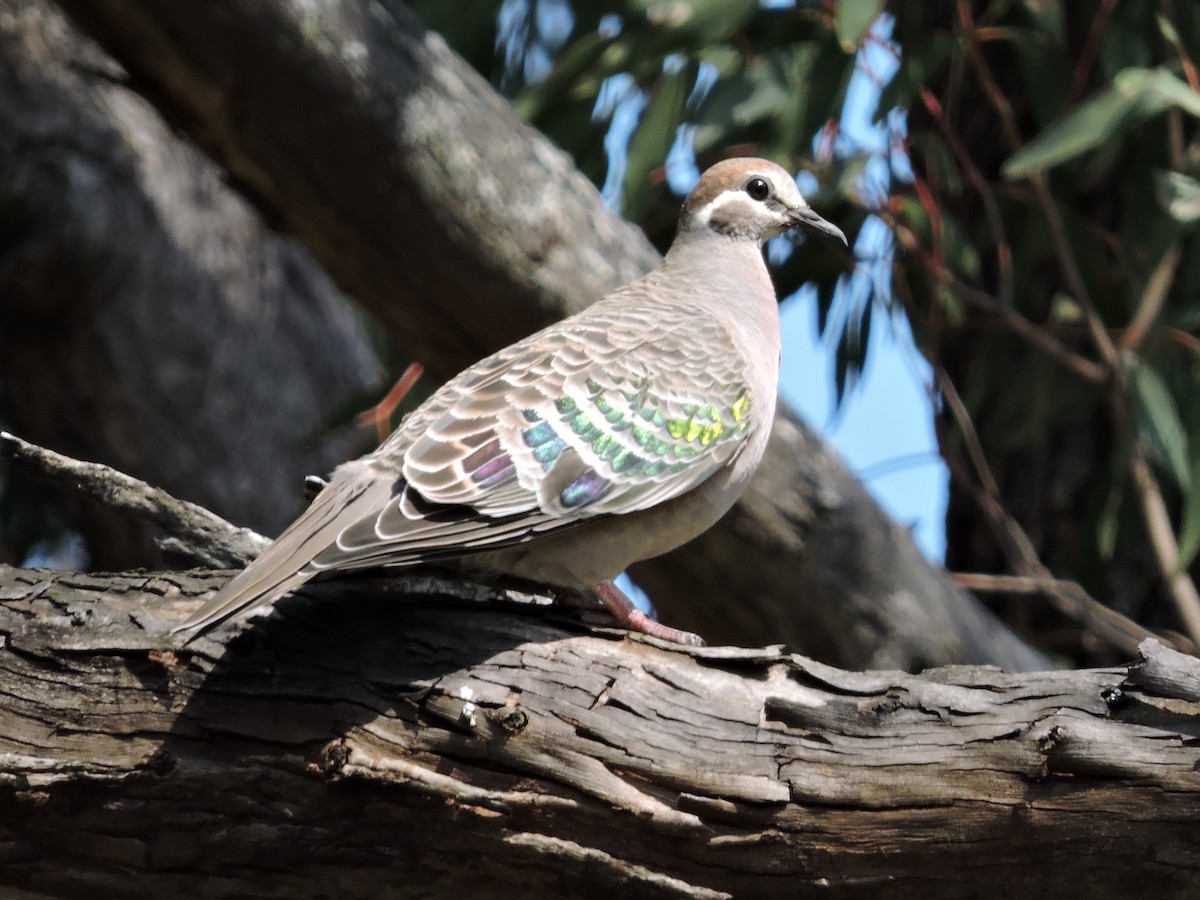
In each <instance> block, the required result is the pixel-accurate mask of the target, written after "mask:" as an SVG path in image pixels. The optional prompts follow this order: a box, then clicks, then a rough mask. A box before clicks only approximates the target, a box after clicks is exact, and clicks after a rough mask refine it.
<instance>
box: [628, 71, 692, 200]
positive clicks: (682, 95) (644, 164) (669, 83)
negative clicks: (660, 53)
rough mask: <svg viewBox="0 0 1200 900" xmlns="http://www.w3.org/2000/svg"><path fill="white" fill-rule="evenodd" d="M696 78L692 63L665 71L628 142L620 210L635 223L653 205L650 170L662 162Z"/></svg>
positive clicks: (673, 140) (673, 138)
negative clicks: (671, 70)
mask: <svg viewBox="0 0 1200 900" xmlns="http://www.w3.org/2000/svg"><path fill="white" fill-rule="evenodd" d="M695 80H696V67H695V66H694V65H685V66H683V67H681V68H680V69H678V70H677V71H675V72H672V73H671V74H664V75H663V76H662V77H661V78H660V79H659V80H658V84H657V85H655V88H654V94H653V96H652V97H651V99H650V103H649V105H647V107H646V109H645V110H644V111H643V112H642V118H641V121H639V122H638V126H637V130H636V131H634V133H633V137H632V138H631V139H630V141H629V151H628V155H627V163H626V169H625V184H624V196H623V203H622V207H621V212H622V214H623V215H624V216H625V217H626V218H628V219H631V220H633V221H634V222H637V221H640V220H641V219H644V218H645V217H646V215H647V214H648V212H649V210H650V208H651V206H652V197H653V196H654V193H655V191H654V187H655V186H654V185H653V184H652V183H651V181H650V173H651V172H652V171H654V170H655V169H657V168H659V167H660V166H661V165H662V164H663V160H664V159H666V158H667V152H668V151H669V150H670V149H671V145H672V144H673V143H674V142H675V132H676V131H677V130H678V128H679V124H680V122H682V121H683V111H684V104H685V103H686V102H687V97H688V92H689V91H690V90H691V86H692V84H693V83H694V82H695Z"/></svg>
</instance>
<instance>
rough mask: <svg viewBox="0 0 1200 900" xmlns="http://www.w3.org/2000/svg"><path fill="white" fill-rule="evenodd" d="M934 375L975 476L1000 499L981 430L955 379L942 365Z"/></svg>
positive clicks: (935, 370) (989, 492)
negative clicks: (973, 418) (965, 445)
mask: <svg viewBox="0 0 1200 900" xmlns="http://www.w3.org/2000/svg"><path fill="white" fill-rule="evenodd" d="M933 377H934V378H935V379H936V380H937V383H938V387H940V388H941V389H942V397H943V398H944V399H945V401H946V405H947V406H948V407H949V408H950V412H951V414H952V415H953V416H954V421H955V422H956V423H957V424H958V430H959V431H960V432H961V433H962V436H963V440H964V441H965V442H966V444H967V455H968V456H970V457H971V465H972V466H974V467H975V477H976V478H978V479H979V483H980V484H981V485H982V486H983V489H984V490H985V491H987V493H988V496H990V497H994V498H995V499H996V500H997V501H999V499H1000V485H999V484H997V483H996V477H995V476H994V475H993V474H992V468H991V466H989V465H988V461H987V454H985V453H984V452H983V442H982V441H980V440H979V432H978V431H976V430H975V423H974V422H972V421H971V414H970V413H968V412H967V406H966V404H965V403H963V401H962V397H960V396H959V393H958V388H956V387H955V386H954V382H953V380H951V378H950V376H949V374H948V373H947V372H946V370H945V369H944V368H942V366H940V365H938V366H934V367H933Z"/></svg>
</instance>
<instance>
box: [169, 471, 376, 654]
mask: <svg viewBox="0 0 1200 900" xmlns="http://www.w3.org/2000/svg"><path fill="white" fill-rule="evenodd" d="M394 481H395V479H394V476H393V477H390V478H389V477H384V476H382V475H381V474H379V473H373V472H364V471H363V470H362V468H360V466H359V465H356V464H353V463H352V464H350V465H347V466H343V467H342V468H341V469H339V470H338V472H336V473H335V474H334V477H333V478H332V479H331V480H330V482H329V485H328V486H327V487H326V488H325V489H324V490H323V491H321V493H320V494H318V495H317V498H316V499H315V500H313V502H312V504H311V505H310V506H309V507H308V509H307V510H306V511H305V512H304V513H303V514H302V515H301V516H300V518H298V519H297V520H296V521H295V522H293V523H292V524H291V525H290V526H288V528H287V530H285V531H284V532H283V534H281V535H280V536H279V538H278V539H277V540H276V541H275V542H274V543H273V544H271V546H269V547H268V548H267V549H266V550H264V551H263V553H262V555H260V556H259V557H258V558H257V559H255V560H254V561H253V562H251V563H250V565H248V566H247V567H246V568H245V569H243V570H242V571H241V572H240V573H239V574H237V575H236V576H234V578H233V579H232V580H231V581H229V582H228V583H227V584H226V585H225V586H224V587H223V588H221V590H219V591H217V593H216V594H214V595H213V597H212V599H210V600H209V601H208V602H207V603H205V604H204V606H202V607H201V608H200V609H198V610H197V611H196V612H194V613H193V614H192V615H191V616H189V617H188V618H187V619H185V620H184V621H183V622H182V623H181V624H180V625H178V626H176V627H175V628H173V629H172V634H176V633H178V632H181V631H194V633H193V634H192V636H191V637H189V638H188V640H189V641H190V640H192V639H194V638H196V637H198V636H199V635H200V634H201V633H203V632H204V631H205V630H207V629H209V628H211V627H212V626H214V625H216V624H218V623H220V622H223V621H225V620H226V619H228V618H231V617H232V616H236V615H237V614H238V613H240V612H244V611H246V610H249V609H251V608H253V607H257V606H261V605H263V604H266V603H270V602H272V601H274V600H277V599H279V598H280V597H282V596H283V595H284V594H287V593H289V592H291V591H294V590H295V589H296V588H298V587H300V586H301V585H303V584H304V583H305V582H306V581H308V580H309V579H311V578H312V577H313V575H315V574H316V572H317V570H316V569H312V568H309V567H308V564H309V563H310V562H312V559H313V557H314V556H316V555H317V554H318V553H320V552H321V551H322V550H324V549H325V548H326V547H328V546H329V545H330V544H331V543H333V542H334V541H336V540H337V536H338V534H339V533H340V532H341V531H342V530H343V529H345V528H346V527H348V526H349V525H351V524H353V523H354V522H356V521H358V520H359V519H360V518H361V517H363V516H364V515H375V514H376V513H377V512H378V510H379V509H380V508H381V507H382V506H383V505H385V504H386V503H387V500H388V497H389V496H390V495H391V493H392V485H393V483H394Z"/></svg>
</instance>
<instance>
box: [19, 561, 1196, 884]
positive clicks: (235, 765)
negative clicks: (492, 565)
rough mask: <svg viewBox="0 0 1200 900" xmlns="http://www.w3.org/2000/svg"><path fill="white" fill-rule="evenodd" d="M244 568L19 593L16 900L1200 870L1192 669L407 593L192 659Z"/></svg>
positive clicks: (352, 591)
mask: <svg viewBox="0 0 1200 900" xmlns="http://www.w3.org/2000/svg"><path fill="white" fill-rule="evenodd" d="M227 577H228V575H227V574H225V573H211V572H182V573H181V572H171V573H158V574H123V575H111V576H95V575H79V574H61V573H53V574H52V573H47V572H37V571H28V570H17V569H0V635H3V639H4V640H3V649H2V650H0V668H2V669H3V674H2V675H0V681H2V683H3V684H4V686H5V687H4V691H3V692H0V722H2V723H3V724H2V725H0V754H2V755H0V760H2V775H0V777H2V778H3V783H4V789H3V794H2V798H3V799H2V800H0V808H2V810H3V812H2V814H0V821H2V822H3V823H4V824H3V825H2V826H0V834H2V835H3V839H2V842H0V860H2V861H3V865H2V866H0V883H2V884H3V885H4V886H5V887H6V888H8V889H16V888H20V889H23V890H26V891H30V892H32V893H34V894H37V895H52V896H60V897H94V896H98V895H104V896H112V897H140V896H172V895H174V896H190V897H208V896H212V897H216V896H230V895H253V896H256V897H318V896H328V895H333V894H336V895H339V896H351V897H353V896H372V897H393V896H394V897H408V896H428V895H437V896H444V895H451V894H453V895H458V896H465V897H476V896H478V897H483V896H489V897H490V896H542V895H571V896H587V897H592V896H595V897H601V896H612V895H613V894H614V892H618V895H626V896H632V895H636V896H647V897H716V896H726V895H734V896H738V897H754V896H796V897H806V896H822V897H831V896H832V897H877V896H880V895H881V894H882V893H883V892H884V891H886V892H887V894H888V896H890V897H923V898H926V897H973V896H979V893H978V892H979V885H980V879H987V882H986V883H987V884H989V885H993V886H996V887H997V890H999V885H1004V889H1005V891H1006V892H1008V893H1012V892H1017V893H1018V894H1028V893H1030V892H1031V891H1032V890H1033V889H1034V888H1037V889H1039V890H1041V891H1049V892H1051V893H1053V895H1054V896H1056V897H1085V896H1087V897H1092V896H1096V895H1097V892H1099V893H1100V894H1102V895H1106V896H1118V895H1130V894H1133V893H1134V892H1136V891H1139V890H1141V889H1143V888H1144V886H1145V885H1146V884H1154V885H1155V893H1156V896H1172V895H1176V896H1186V895H1188V893H1189V892H1190V891H1191V889H1192V886H1193V885H1194V882H1195V879H1196V877H1197V875H1198V874H1200V829H1198V828H1197V826H1198V825H1200V773H1198V772H1197V767H1198V764H1200V749H1198V748H1197V746H1196V740H1197V737H1198V736H1200V734H1198V731H1200V717H1198V715H1197V714H1198V712H1200V661H1197V660H1196V659H1194V658H1192V657H1188V656H1184V655H1182V654H1179V653H1177V652H1175V651H1172V650H1168V649H1166V648H1164V647H1163V646H1162V645H1160V644H1157V643H1155V642H1153V641H1147V642H1146V643H1145V644H1144V645H1143V648H1142V654H1141V659H1140V660H1139V661H1138V662H1137V663H1135V664H1134V665H1132V666H1129V667H1122V668H1113V669H1098V670H1087V671H1074V672H1049V673H1040V674H1022V675H1010V674H1005V673H1003V672H1000V671H998V670H995V669H992V668H972V667H952V668H945V669H936V670H931V671H929V672H926V673H924V674H922V675H920V676H912V675H906V674H902V673H898V672H874V673H863V674H855V673H850V672H844V671H841V670H838V669H834V668H831V667H828V666H825V665H822V664H818V663H815V662H812V661H811V660H807V659H804V658H802V657H798V656H791V655H785V654H783V653H781V652H780V651H778V650H773V649H765V650H739V649H734V648H709V649H701V650H697V651H692V652H683V651H680V650H679V649H678V648H666V647H664V646H658V645H655V644H654V643H653V642H649V641H645V640H634V639H630V638H628V637H626V636H624V635H621V634H620V633H616V632H599V633H597V632H594V631H593V632H585V631H583V630H582V626H578V625H571V624H570V623H564V622H563V621H561V620H558V619H556V618H554V617H553V616H554V614H553V610H551V611H550V612H547V610H546V609H544V608H542V607H534V608H530V607H529V604H528V603H526V604H525V606H526V609H524V610H515V611H514V610H512V609H505V608H502V607H498V606H497V605H496V603H497V600H498V598H499V597H501V595H498V594H497V593H496V592H494V591H487V590H483V589H480V590H478V591H476V592H475V594H474V596H476V597H477V598H478V599H477V600H475V601H470V600H466V599H464V598H466V597H470V596H472V594H471V592H470V590H468V589H465V588H464V587H463V586H462V585H461V584H455V583H446V584H445V585H444V589H443V588H442V587H439V584H440V583H439V582H437V581H436V580H431V579H428V578H415V579H408V580H407V581H403V582H397V583H398V584H399V585H400V588H399V589H397V590H394V591H393V592H391V593H390V594H389V595H387V596H381V595H380V591H379V588H378V582H369V583H363V584H360V585H356V584H354V583H347V582H338V583H333V582H331V583H327V584H325V585H320V586H315V587H313V588H312V589H310V590H307V591H306V592H304V593H303V594H301V595H298V596H296V597H294V598H289V599H286V600H284V601H281V602H280V603H279V604H277V605H276V608H275V611H274V612H273V613H272V614H271V615H270V616H269V617H265V618H260V619H258V620H255V621H252V622H251V623H244V622H243V623H238V624H233V625H227V626H224V627H222V628H221V629H218V630H217V631H215V632H213V633H212V634H210V635H207V636H205V637H202V638H200V639H199V640H197V641H196V642H195V643H194V644H192V645H189V646H188V647H186V648H179V647H177V646H173V644H177V639H173V638H168V637H166V636H165V633H166V632H167V631H168V629H169V628H170V627H171V626H172V625H173V624H175V623H176V622H178V621H179V620H180V619H182V618H183V617H184V615H186V614H187V613H188V612H189V611H191V610H192V609H194V608H195V607H196V605H197V604H198V603H199V602H200V598H201V596H202V595H205V594H206V593H207V592H208V591H210V590H213V589H215V588H216V587H218V586H219V585H220V584H221V583H223V581H224V579H225V578H227ZM405 585H407V587H406V586H405ZM450 594H453V595H454V596H453V597H449V596H447V595H450Z"/></svg>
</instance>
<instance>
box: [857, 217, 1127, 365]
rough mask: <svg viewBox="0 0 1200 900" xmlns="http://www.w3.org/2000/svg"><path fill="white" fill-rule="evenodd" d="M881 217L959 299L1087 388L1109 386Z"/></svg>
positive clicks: (1013, 311)
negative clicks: (995, 318)
mask: <svg viewBox="0 0 1200 900" xmlns="http://www.w3.org/2000/svg"><path fill="white" fill-rule="evenodd" d="M879 215H880V217H881V218H882V219H884V221H885V222H887V224H888V226H889V227H890V228H891V229H892V232H893V233H894V234H895V235H896V239H897V241H899V243H900V244H901V246H903V247H904V249H905V250H907V251H909V252H911V253H916V254H918V255H920V256H921V257H922V262H924V263H925V264H926V266H927V267H928V268H929V269H930V271H931V273H932V274H933V276H934V278H935V279H937V280H939V281H940V282H941V283H943V284H946V285H947V286H948V287H949V288H950V289H951V290H952V291H953V292H954V293H955V294H956V295H957V296H958V297H960V298H961V299H963V300H965V301H966V302H967V303H969V304H971V305H972V306H976V307H978V308H979V309H981V310H984V311H986V312H989V313H993V314H995V315H996V316H998V317H999V318H1000V320H1001V324H1003V325H1004V326H1006V327H1007V328H1009V329H1010V330H1011V331H1013V332H1014V333H1015V334H1016V335H1017V336H1018V337H1021V338H1023V339H1024V340H1025V341H1026V342H1027V343H1029V344H1030V345H1031V346H1033V347H1034V349H1036V350H1039V351H1041V352H1042V353H1044V354H1045V355H1046V356H1048V357H1049V358H1050V359H1052V360H1053V361H1054V362H1056V363H1058V364H1059V365H1061V366H1062V367H1063V368H1065V369H1067V370H1068V371H1069V372H1071V373H1072V374H1073V375H1075V376H1077V377H1078V378H1080V379H1081V380H1082V381H1084V382H1086V383H1087V384H1090V385H1092V386H1093V387H1097V388H1099V387H1103V386H1104V385H1105V384H1107V383H1108V376H1107V374H1106V373H1105V370H1104V368H1103V367H1102V366H1100V365H1097V364H1096V363H1094V362H1092V361H1091V360H1090V359H1087V358H1086V357H1084V356H1080V355H1079V354H1078V353H1076V352H1074V351H1073V350H1071V349H1070V348H1068V347H1067V346H1066V345H1065V344H1063V343H1061V342H1060V341H1057V340H1055V338H1054V337H1053V335H1051V334H1050V333H1048V332H1047V330H1046V329H1045V328H1044V327H1042V326H1039V325H1037V324H1035V323H1033V322H1031V321H1029V320H1028V319H1027V318H1025V317H1024V316H1023V315H1021V313H1020V312H1018V311H1017V310H1016V309H1015V308H1014V307H1012V306H1009V305H1007V304H1004V303H1001V302H1000V301H999V300H998V299H997V298H995V297H993V296H992V295H991V294H989V293H987V291H984V290H981V289H980V288H977V287H975V286H973V285H970V284H968V283H967V282H965V281H963V280H962V279H961V278H959V277H958V276H956V275H955V274H954V273H953V272H951V271H950V270H949V269H947V268H946V267H945V266H941V265H938V264H937V263H936V261H935V260H934V259H933V257H932V256H931V254H930V253H929V251H928V250H926V249H925V248H924V247H923V246H922V245H921V242H920V241H919V240H918V239H917V237H916V236H915V235H914V234H913V233H912V232H911V231H910V230H909V229H907V228H905V227H904V226H902V225H901V224H900V223H899V221H898V220H897V219H896V218H895V217H894V216H893V215H891V214H890V213H888V212H887V211H886V210H885V211H881V212H880V213H879ZM935 300H936V298H935Z"/></svg>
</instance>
